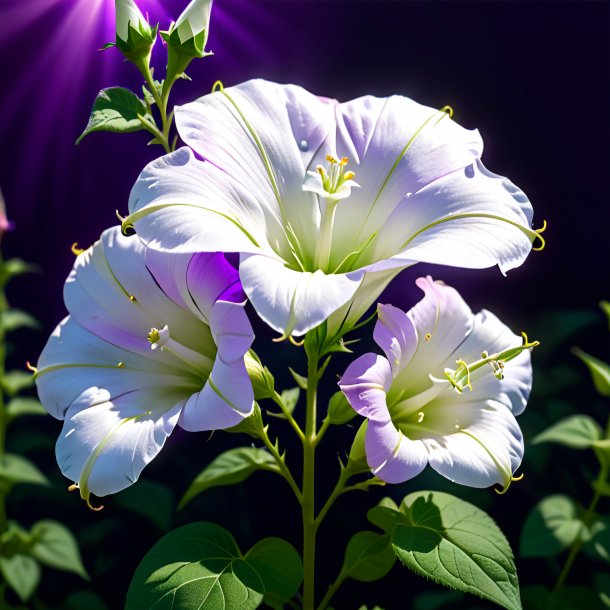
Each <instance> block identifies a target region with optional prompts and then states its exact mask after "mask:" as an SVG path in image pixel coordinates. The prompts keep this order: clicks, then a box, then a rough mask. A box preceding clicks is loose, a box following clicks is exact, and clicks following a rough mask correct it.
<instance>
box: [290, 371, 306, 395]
mask: <svg viewBox="0 0 610 610" xmlns="http://www.w3.org/2000/svg"><path fill="white" fill-rule="evenodd" d="M288 370H289V371H290V374H291V375H292V377H293V378H294V380H295V381H296V382H297V385H298V386H299V387H300V388H301V390H303V391H304V392H307V377H303V375H299V374H298V373H297V372H296V371H295V370H294V369H292V368H291V367H288Z"/></svg>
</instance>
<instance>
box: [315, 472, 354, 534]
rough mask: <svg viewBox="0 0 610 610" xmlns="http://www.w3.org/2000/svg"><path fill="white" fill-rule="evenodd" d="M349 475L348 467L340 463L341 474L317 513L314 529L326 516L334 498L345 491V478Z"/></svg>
mask: <svg viewBox="0 0 610 610" xmlns="http://www.w3.org/2000/svg"><path fill="white" fill-rule="evenodd" d="M350 476H351V474H350V472H349V471H348V469H347V468H346V467H345V466H343V464H341V474H340V475H339V478H338V479H337V483H336V485H335V487H334V489H333V490H332V492H331V494H330V496H329V497H328V500H326V503H325V504H324V506H323V507H322V509H321V510H320V512H319V513H318V516H317V517H316V521H315V523H316V530H317V528H319V527H320V524H321V523H322V521H323V520H324V517H326V514H327V513H328V511H329V510H330V509H331V507H332V505H333V504H334V503H335V500H336V499H337V498H338V497H339V496H340V495H341V494H342V493H343V492H344V491H345V484H346V483H347V480H348V479H349V478H350Z"/></svg>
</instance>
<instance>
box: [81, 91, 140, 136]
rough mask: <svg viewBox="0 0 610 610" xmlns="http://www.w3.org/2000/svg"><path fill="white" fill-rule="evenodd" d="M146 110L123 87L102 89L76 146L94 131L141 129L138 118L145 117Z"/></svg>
mask: <svg viewBox="0 0 610 610" xmlns="http://www.w3.org/2000/svg"><path fill="white" fill-rule="evenodd" d="M146 113H147V108H146V104H145V103H144V101H143V100H141V99H140V98H139V97H138V96H137V95H136V94H135V93H133V92H132V91H130V90H129V89H125V88H124V87H109V88H108V89H102V90H101V91H100V92H99V93H98V94H97V97H96V98H95V102H94V103H93V109H92V110H91V116H90V117H89V122H88V123H87V127H85V131H83V133H82V134H81V135H80V136H79V137H78V139H77V140H76V144H79V143H80V141H81V140H82V139H83V138H84V137H85V136H86V135H89V134H90V133H92V132H94V131H111V132H113V133H131V132H133V131H139V130H141V129H143V127H142V123H141V122H140V119H139V118H138V115H140V116H146Z"/></svg>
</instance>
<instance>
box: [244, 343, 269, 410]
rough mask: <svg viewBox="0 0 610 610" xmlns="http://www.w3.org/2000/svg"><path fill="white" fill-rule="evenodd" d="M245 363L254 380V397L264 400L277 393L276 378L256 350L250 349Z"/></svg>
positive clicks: (249, 374)
mask: <svg viewBox="0 0 610 610" xmlns="http://www.w3.org/2000/svg"><path fill="white" fill-rule="evenodd" d="M244 363H245V365H246V371H247V372H248V377H250V381H251V382H252V389H253V390H254V398H256V400H263V399H264V398H270V397H271V396H273V394H274V393H275V379H274V378H273V375H272V374H271V372H270V371H269V369H268V368H267V367H266V366H264V365H263V363H262V362H261V360H260V358H259V357H258V356H257V354H256V353H255V352H254V350H248V352H247V353H246V355H245V356H244Z"/></svg>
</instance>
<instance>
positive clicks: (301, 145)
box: [299, 140, 309, 152]
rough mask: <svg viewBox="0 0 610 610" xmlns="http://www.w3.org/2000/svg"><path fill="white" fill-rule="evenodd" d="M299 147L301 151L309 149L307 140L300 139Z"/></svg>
mask: <svg viewBox="0 0 610 610" xmlns="http://www.w3.org/2000/svg"><path fill="white" fill-rule="evenodd" d="M299 148H300V149H301V150H302V151H303V152H307V151H308V150H309V142H308V141H307V140H301V141H300V142H299Z"/></svg>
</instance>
